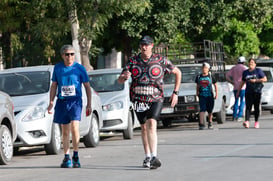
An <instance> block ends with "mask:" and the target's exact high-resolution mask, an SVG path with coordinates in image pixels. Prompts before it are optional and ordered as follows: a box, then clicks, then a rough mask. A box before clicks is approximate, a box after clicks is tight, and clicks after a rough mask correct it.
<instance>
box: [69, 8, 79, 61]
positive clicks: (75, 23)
mask: <svg viewBox="0 0 273 181" xmlns="http://www.w3.org/2000/svg"><path fill="white" fill-rule="evenodd" d="M69 20H70V23H71V36H72V45H73V47H74V49H75V61H76V62H78V63H80V64H81V54H80V47H79V40H78V37H79V29H80V25H79V20H78V16H77V10H76V9H75V8H74V9H71V11H70V12H69Z"/></svg>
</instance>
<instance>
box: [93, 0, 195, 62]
mask: <svg viewBox="0 0 273 181" xmlns="http://www.w3.org/2000/svg"><path fill="white" fill-rule="evenodd" d="M140 2H142V3H140ZM190 6H191V1H190V0H184V1H181V0H169V1H162V0H150V1H149V0H146V1H145V0H144V1H143V0H142V1H139V0H138V1H132V2H131V4H130V5H124V11H123V14H115V15H114V16H113V18H111V19H110V20H109V23H108V25H107V27H106V28H105V29H104V32H103V34H101V36H100V38H99V39H98V40H99V41H97V42H96V43H97V45H98V46H101V47H103V48H104V53H108V52H110V51H111V49H112V48H116V49H117V50H123V53H124V54H125V60H127V58H128V57H129V56H130V55H131V54H132V51H133V50H138V41H139V39H140V37H141V36H143V35H150V36H152V37H154V39H155V42H156V43H160V42H166V43H169V42H174V41H175V39H176V37H177V36H178V35H181V32H182V31H184V30H186V27H187V25H188V24H189V13H190V8H189V7H190Z"/></svg>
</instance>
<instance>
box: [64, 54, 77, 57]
mask: <svg viewBox="0 0 273 181" xmlns="http://www.w3.org/2000/svg"><path fill="white" fill-rule="evenodd" d="M74 54H75V53H65V54H64V55H65V56H67V57H68V56H69V55H71V56H74Z"/></svg>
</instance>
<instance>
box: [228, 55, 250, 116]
mask: <svg viewBox="0 0 273 181" xmlns="http://www.w3.org/2000/svg"><path fill="white" fill-rule="evenodd" d="M245 62H246V59H245V57H243V56H241V57H239V58H238V63H237V65H235V66H233V67H232V68H231V69H230V70H229V71H228V72H227V73H226V79H227V81H228V82H229V83H231V84H232V85H233V93H234V97H235V102H234V105H233V121H242V120H243V114H244V107H245V85H244V86H243V87H242V89H241V90H239V88H240V83H241V81H242V75H243V72H244V71H245V70H246V69H247V68H246V66H245V65H244V64H245ZM238 91H239V96H238V97H237V96H236V95H237V92H238Z"/></svg>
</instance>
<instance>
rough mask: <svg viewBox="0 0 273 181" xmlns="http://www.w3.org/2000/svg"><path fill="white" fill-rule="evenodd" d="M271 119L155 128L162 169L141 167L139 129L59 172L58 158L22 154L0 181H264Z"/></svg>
mask: <svg viewBox="0 0 273 181" xmlns="http://www.w3.org/2000/svg"><path fill="white" fill-rule="evenodd" d="M272 118H273V116H272V115H270V114H268V113H267V114H263V115H262V117H261V120H260V121H261V122H260V126H261V128H260V129H254V128H253V127H254V122H251V128H250V129H245V128H243V127H242V122H232V121H227V122H226V123H225V124H223V125H214V129H213V130H202V131H199V130H198V129H197V123H177V124H174V125H173V126H172V127H171V128H168V129H163V128H161V127H160V126H159V130H158V139H159V140H158V143H159V147H158V152H159V153H158V154H159V158H160V159H161V161H162V167H160V168H159V169H157V170H149V169H144V168H142V167H141V165H142V160H143V159H144V153H143V148H142V144H141V139H140V130H136V131H135V136H134V139H133V140H123V139H122V137H121V135H118V136H115V137H111V138H108V139H105V140H103V141H101V142H100V145H99V146H98V147H96V148H84V147H83V146H82V147H81V149H80V159H81V164H82V168H79V169H75V168H70V169H63V168H59V165H60V163H61V161H62V159H63V154H59V155H45V152H44V151H41V149H40V148H39V147H38V148H33V149H30V150H23V151H21V152H20V153H19V154H18V155H15V156H14V158H13V160H12V162H11V163H10V164H9V165H7V166H0V180H1V181H6V180H8V181H13V180H20V181H25V180H28V181H32V180H33V181H40V180H44V181H47V180H50V181H54V180H58V181H62V180H66V181H67V180H75V181H82V180H92V181H97V180H98V181H102V180H105V181H108V180H109V181H120V180H121V181H123V180H130V181H135V180H136V181H138V180H141V181H144V180H145V181H150V180H151V181H159V180H160V181H161V180H162V181H165V180H168V181H176V180H177V181H218V180H221V181H231V180H232V181H237V180H238V181H245V180H247V181H255V180H257V181H263V180H266V181H267V180H271V179H272V175H273V119H272Z"/></svg>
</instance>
